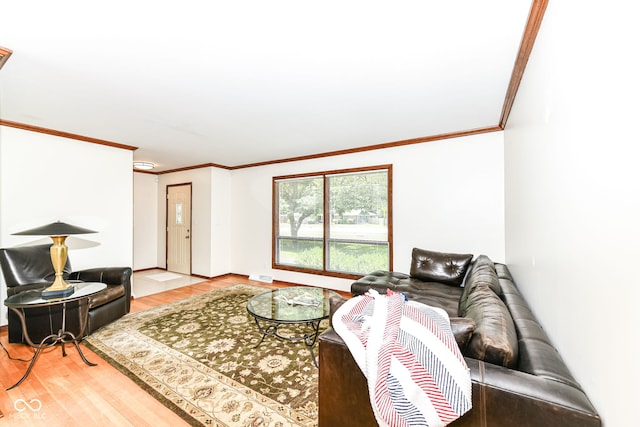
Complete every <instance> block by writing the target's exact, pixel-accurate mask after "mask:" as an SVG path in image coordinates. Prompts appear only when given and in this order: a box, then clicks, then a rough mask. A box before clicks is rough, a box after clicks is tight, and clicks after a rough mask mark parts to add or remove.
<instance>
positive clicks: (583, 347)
mask: <svg viewBox="0 0 640 427" xmlns="http://www.w3.org/2000/svg"><path fill="white" fill-rule="evenodd" d="M634 8H636V6H633V5H632V4H631V3H629V2H626V1H624V2H623V1H612V2H607V4H606V7H603V3H599V2H584V1H578V0H567V1H563V2H549V6H548V9H547V12H546V16H545V18H544V20H543V22H542V28H541V31H540V34H539V36H538V40H537V41H536V45H535V47H534V50H533V53H532V56H531V58H530V61H529V64H528V66H527V70H526V73H525V75H524V79H523V81H522V85H521V87H520V90H519V92H518V96H517V99H516V102H515V105H514V109H513V112H512V114H511V117H510V119H509V123H508V126H507V129H506V132H505V164H506V172H505V181H506V202H505V203H506V253H507V261H508V263H509V264H510V268H511V271H512V273H513V274H514V276H515V279H516V281H517V283H518V285H519V287H520V288H521V290H522V291H523V293H524V294H525V296H526V299H527V300H528V301H529V303H530V304H531V306H532V308H533V310H534V312H535V313H536V314H537V316H538V317H539V319H540V321H541V322H542V324H543V326H544V327H545V329H546V330H547V332H548V334H549V335H550V337H551V339H552V340H553V342H554V344H555V345H556V346H557V347H558V349H559V351H560V353H561V354H562V356H563V358H564V359H565V361H566V362H567V364H568V366H569V368H570V369H571V371H572V373H573V374H574V376H575V377H576V379H577V380H578V381H579V382H580V383H581V385H582V386H583V388H584V389H585V391H586V393H587V395H588V396H589V397H590V399H591V400H592V402H593V403H594V405H595V406H596V409H597V410H598V411H599V413H600V415H601V416H602V417H603V420H604V423H605V425H607V426H630V425H639V424H640V415H638V410H637V407H636V405H637V403H638V396H640V365H639V364H638V359H639V356H640V354H639V347H640V346H639V344H638V340H637V336H638V333H637V318H636V316H635V314H636V312H637V307H638V301H639V300H640V283H639V281H638V274H637V270H638V267H637V266H638V259H640V244H639V243H638V238H639V237H640V226H639V219H640V168H638V153H639V152H640V148H638V144H639V142H638V129H637V121H638V117H640V109H639V108H638V102H637V100H638V98H640V90H639V83H638V76H640V69H639V68H638V62H637V60H636V58H635V56H636V55H635V53H634V52H637V42H638V40H640V27H638V25H637V22H636V21H637V13H634V12H635V11H634V10H633V9H634Z"/></svg>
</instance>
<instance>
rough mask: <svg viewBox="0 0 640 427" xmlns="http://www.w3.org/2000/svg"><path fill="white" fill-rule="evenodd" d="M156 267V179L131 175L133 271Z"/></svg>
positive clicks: (149, 176)
mask: <svg viewBox="0 0 640 427" xmlns="http://www.w3.org/2000/svg"><path fill="white" fill-rule="evenodd" d="M155 267H158V177H157V176H156V175H151V174H148V173H140V172H138V173H134V174H133V269H134V270H144V269H147V268H155Z"/></svg>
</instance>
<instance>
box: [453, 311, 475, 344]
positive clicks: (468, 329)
mask: <svg viewBox="0 0 640 427" xmlns="http://www.w3.org/2000/svg"><path fill="white" fill-rule="evenodd" d="M450 323H451V332H453V336H454V337H455V339H456V343H457V344H458V347H460V351H462V352H463V353H464V351H465V350H466V349H467V344H469V340H470V339H471V335H473V331H475V329H476V322H474V321H473V319H469V318H468V317H451V318H450Z"/></svg>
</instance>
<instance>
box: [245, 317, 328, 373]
mask: <svg viewBox="0 0 640 427" xmlns="http://www.w3.org/2000/svg"><path fill="white" fill-rule="evenodd" d="M252 317H253V320H255V322H256V325H257V326H258V330H259V331H260V333H262V338H260V342H258V344H256V346H255V347H254V348H257V347H258V346H260V344H262V341H264V339H265V338H266V337H276V338H279V339H282V340H286V341H290V342H297V341H304V344H305V345H306V346H307V348H308V349H309V353H311V360H312V361H313V364H314V365H315V367H316V368H317V367H318V361H317V360H316V355H315V354H314V353H313V346H314V345H315V343H316V341H317V340H318V335H319V331H320V322H321V320H311V321H306V322H302V321H301V322H291V321H288V322H285V321H276V320H264V319H262V320H259V319H258V318H257V317H255V316H252ZM261 321H262V323H260V322H261ZM291 324H298V325H307V326H308V327H309V328H310V329H311V332H309V333H308V334H304V335H302V336H293V337H292V336H284V335H280V334H279V333H278V328H279V327H280V326H281V325H291Z"/></svg>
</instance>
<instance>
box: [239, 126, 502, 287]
mask: <svg viewBox="0 0 640 427" xmlns="http://www.w3.org/2000/svg"><path fill="white" fill-rule="evenodd" d="M381 164H393V215H394V217H393V226H394V235H393V237H394V260H393V265H394V270H396V271H402V272H407V273H408V271H409V266H410V259H411V249H412V248H413V247H421V248H425V249H433V250H439V251H450V252H463V253H473V254H476V255H477V254H481V253H482V254H487V255H489V256H490V257H491V258H492V259H494V260H496V261H504V220H503V219H504V181H503V135H502V133H501V132H495V133H489V134H483V135H476V136H469V137H463V138H457V139H449V140H446V141H436V142H429V143H424V144H417V145H408V146H404V147H397V148H389V149H384V150H376V151H368V152H362V153H354V154H349V155H343V156H334V157H329V158H320V159H313V160H304V161H299V162H291V163H283V164H275V165H268V166H262V167H255V168H248V169H237V170H234V171H233V172H232V180H231V188H232V191H231V192H232V197H231V211H232V215H231V230H232V231H231V236H233V240H232V242H231V271H232V272H234V273H238V274H250V273H261V274H268V275H271V276H273V277H274V279H276V280H283V281H288V282H293V283H304V284H308V285H315V286H323V287H327V288H332V289H343V290H348V289H349V286H350V284H351V282H352V281H351V280H345V279H337V278H331V277H326V276H318V275H310V274H304V273H296V272H291V271H285V270H272V269H271V218H272V217H271V213H272V206H271V205H272V190H271V185H272V177H273V176H279V175H288V174H295V173H303V172H314V171H327V170H336V169H345V168H353V167H363V166H372V165H381Z"/></svg>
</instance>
